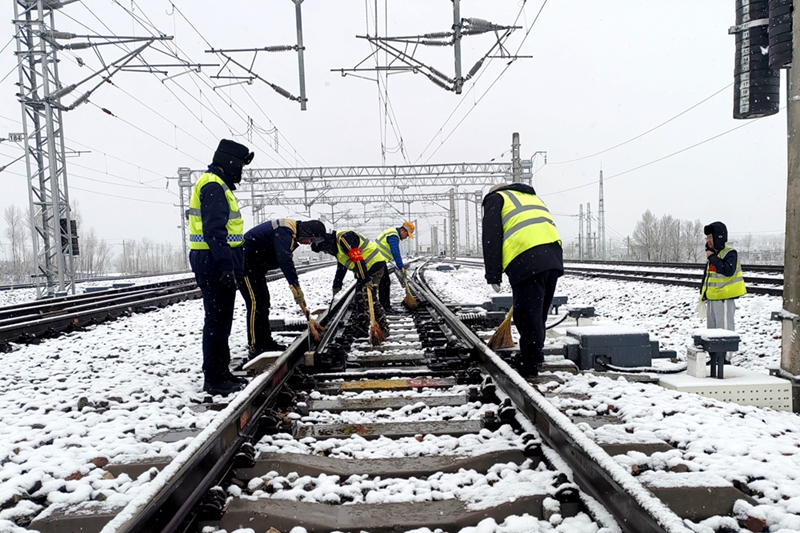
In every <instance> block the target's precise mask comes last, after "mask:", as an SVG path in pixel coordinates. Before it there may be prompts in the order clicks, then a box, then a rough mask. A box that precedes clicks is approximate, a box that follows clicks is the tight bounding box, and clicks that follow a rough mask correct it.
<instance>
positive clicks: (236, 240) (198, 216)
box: [188, 172, 244, 250]
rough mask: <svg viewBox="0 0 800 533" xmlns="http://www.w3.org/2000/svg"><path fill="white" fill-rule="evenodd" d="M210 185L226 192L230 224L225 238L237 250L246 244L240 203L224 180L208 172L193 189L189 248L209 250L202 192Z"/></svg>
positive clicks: (226, 225)
mask: <svg viewBox="0 0 800 533" xmlns="http://www.w3.org/2000/svg"><path fill="white" fill-rule="evenodd" d="M209 183H216V184H218V185H220V186H221V187H222V190H223V191H225V199H226V200H227V201H228V223H227V224H225V229H226V230H227V231H228V235H227V237H226V238H225V240H226V241H227V243H228V244H229V245H230V247H231V248H236V247H237V246H241V245H242V244H243V243H244V221H243V220H242V213H241V212H240V211H239V203H238V202H237V201H236V196H234V195H233V191H231V190H230V188H229V187H228V186H227V185H226V184H225V182H224V181H222V178H220V177H219V176H217V175H216V174H213V173H211V172H206V173H204V174H203V175H202V176H200V179H199V180H197V183H195V185H194V189H192V197H191V198H190V200H189V210H188V214H189V248H190V249H192V250H208V249H209V247H208V243H207V242H206V240H205V237H204V236H203V213H202V210H201V205H200V192H201V191H202V189H203V187H205V186H206V185H207V184H209Z"/></svg>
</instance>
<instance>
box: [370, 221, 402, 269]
mask: <svg viewBox="0 0 800 533" xmlns="http://www.w3.org/2000/svg"><path fill="white" fill-rule="evenodd" d="M392 235H394V236H395V237H397V238H398V240H399V239H400V232H399V231H397V228H389V229H387V230H383V231H382V232H381V234H380V235H378V238H377V239H375V244H377V245H378V249H380V251H381V254H383V257H385V258H386V260H387V261H394V255H393V254H392V247H391V246H389V237H391V236H392Z"/></svg>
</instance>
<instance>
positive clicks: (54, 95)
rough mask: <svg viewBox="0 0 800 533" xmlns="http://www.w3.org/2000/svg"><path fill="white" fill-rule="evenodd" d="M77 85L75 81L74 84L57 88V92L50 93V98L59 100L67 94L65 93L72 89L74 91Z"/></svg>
mask: <svg viewBox="0 0 800 533" xmlns="http://www.w3.org/2000/svg"><path fill="white" fill-rule="evenodd" d="M76 87H77V85H76V84H74V83H73V84H72V85H67V86H66V87H62V88H61V89H59V90H57V91H56V92H54V93H51V94H50V100H58V99H59V98H61V97H62V96H65V95H67V94H69V93H71V92H72V91H74V90H75V88H76Z"/></svg>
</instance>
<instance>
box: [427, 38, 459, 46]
mask: <svg viewBox="0 0 800 533" xmlns="http://www.w3.org/2000/svg"><path fill="white" fill-rule="evenodd" d="M419 44H424V45H425V46H450V44H452V43H450V41H433V40H430V39H423V40H421V41H420V42H419Z"/></svg>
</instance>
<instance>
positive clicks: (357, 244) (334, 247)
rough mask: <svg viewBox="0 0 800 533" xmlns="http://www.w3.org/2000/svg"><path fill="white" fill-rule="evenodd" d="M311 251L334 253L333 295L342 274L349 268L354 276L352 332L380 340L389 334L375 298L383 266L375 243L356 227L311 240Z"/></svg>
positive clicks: (383, 261)
mask: <svg viewBox="0 0 800 533" xmlns="http://www.w3.org/2000/svg"><path fill="white" fill-rule="evenodd" d="M311 250H312V251H314V252H325V253H327V254H329V255H332V256H334V257H336V259H337V261H338V262H339V265H338V267H337V269H336V275H335V276H334V278H333V296H336V294H337V293H338V292H339V291H341V290H342V282H343V281H344V275H345V274H346V273H347V271H348V270H352V271H353V274H354V275H355V277H356V297H355V305H356V307H355V314H354V316H355V317H356V318H355V327H356V330H355V336H356V337H366V336H369V340H370V342H371V343H372V344H380V343H381V342H383V340H385V338H386V336H388V335H389V321H388V320H387V319H386V313H385V312H384V310H383V307H382V306H381V303H380V301H379V300H378V298H377V294H376V290H377V288H378V285H380V282H381V277H382V276H383V273H384V271H385V270H384V269H385V268H386V259H385V258H384V257H383V254H382V253H381V251H380V249H379V248H378V245H377V244H375V243H374V242H372V241H370V240H369V239H367V238H366V237H364V236H363V235H361V234H359V233H356V232H355V231H333V232H331V233H328V234H326V235H325V236H324V238H323V239H322V242H320V243H318V244H313V245H312V246H311Z"/></svg>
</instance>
